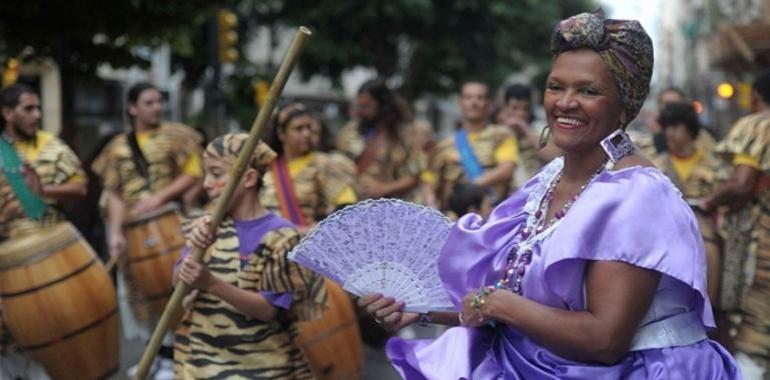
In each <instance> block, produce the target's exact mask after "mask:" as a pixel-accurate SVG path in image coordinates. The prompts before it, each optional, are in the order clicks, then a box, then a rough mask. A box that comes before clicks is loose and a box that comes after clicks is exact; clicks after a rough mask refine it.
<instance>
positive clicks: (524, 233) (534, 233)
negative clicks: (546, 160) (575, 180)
mask: <svg viewBox="0 0 770 380" xmlns="http://www.w3.org/2000/svg"><path fill="white" fill-rule="evenodd" d="M608 166H610V161H608V162H607V163H605V164H603V165H601V166H600V167H599V169H598V170H597V171H596V172H594V174H593V175H592V176H591V178H589V179H588V181H586V183H584V184H583V186H580V190H578V192H577V193H576V194H575V196H573V197H572V199H570V200H569V201H568V202H567V203H565V204H564V206H562V208H561V209H559V210H557V211H556V212H555V213H554V216H553V218H551V220H550V221H546V214H547V213H548V206H549V205H550V204H551V201H552V200H553V198H554V192H555V190H556V185H558V184H559V182H560V181H561V177H562V173H563V169H562V171H560V172H559V174H557V175H556V176H555V177H554V179H553V180H552V181H551V183H550V184H549V185H548V189H547V190H546V192H545V195H544V196H543V198H541V199H540V202H539V205H538V208H537V210H536V211H535V214H534V218H528V220H527V225H526V226H525V227H524V228H522V229H521V230H520V231H519V232H518V234H517V237H518V238H519V242H518V243H515V244H514V245H513V247H511V250H510V252H509V253H508V260H507V263H506V267H505V273H504V275H503V278H501V279H500V280H498V281H497V282H496V283H495V285H494V288H495V289H500V288H506V287H510V289H511V290H512V291H513V292H514V293H517V294H519V295H521V294H522V287H521V282H522V280H523V278H524V274H525V273H526V272H527V266H528V265H529V264H530V263H531V262H532V247H533V246H534V245H535V243H536V242H537V241H538V240H540V239H541V238H542V237H544V236H545V235H546V232H550V231H551V230H553V229H554V228H555V227H556V225H557V223H558V222H559V221H560V220H561V219H562V218H564V216H565V215H566V214H567V211H569V209H570V208H571V207H572V205H573V204H574V203H575V201H577V199H578V197H580V195H581V194H582V193H583V191H584V190H585V189H586V188H587V187H588V186H589V185H590V184H591V183H593V181H594V180H595V179H596V178H597V177H598V176H599V174H601V173H602V172H604V170H606V169H607V168H608ZM514 239H515V238H514Z"/></svg>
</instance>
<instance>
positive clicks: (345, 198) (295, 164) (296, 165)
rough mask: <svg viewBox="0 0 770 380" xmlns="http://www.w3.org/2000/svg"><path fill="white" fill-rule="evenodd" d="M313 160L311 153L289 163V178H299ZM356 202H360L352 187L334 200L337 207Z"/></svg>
mask: <svg viewBox="0 0 770 380" xmlns="http://www.w3.org/2000/svg"><path fill="white" fill-rule="evenodd" d="M313 158H315V154H314V153H312V152H311V153H308V154H306V155H304V156H302V157H297V158H295V159H292V160H291V161H289V162H287V163H286V168H287V169H288V170H289V176H290V177H292V179H294V178H295V177H296V176H297V173H299V172H301V171H302V170H303V169H305V168H306V167H307V166H308V165H310V163H311V162H313ZM356 202H358V197H357V196H356V192H355V191H354V190H353V187H352V186H345V189H344V190H342V192H340V194H339V195H338V196H337V198H335V199H334V205H335V206H340V205H347V204H353V203H356Z"/></svg>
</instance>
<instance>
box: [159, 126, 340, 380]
mask: <svg viewBox="0 0 770 380" xmlns="http://www.w3.org/2000/svg"><path fill="white" fill-rule="evenodd" d="M246 139H247V135H246V134H244V133H236V134H227V135H224V136H220V137H218V138H216V139H215V140H214V141H212V142H211V143H210V144H209V145H208V147H207V148H206V150H205V152H204V154H203V166H204V171H205V176H204V182H203V187H204V189H205V190H206V192H207V193H208V195H209V196H210V197H211V199H212V200H216V199H217V198H218V197H219V196H220V195H221V193H222V191H223V188H224V186H225V184H226V182H227V179H228V176H229V172H230V169H231V167H232V165H234V163H235V160H236V157H237V155H238V152H239V151H240V150H241V148H242V146H243V145H244V143H245V142H246ZM275 157H276V154H275V153H274V152H273V151H272V150H271V149H270V148H269V147H268V146H267V145H266V144H264V143H262V142H259V143H258V145H257V147H256V149H255V151H254V154H253V155H252V157H251V161H250V164H249V167H248V169H247V170H246V171H245V173H244V175H243V177H242V178H241V180H240V183H239V184H238V186H237V188H236V190H235V193H234V194H233V198H232V200H231V201H230V203H229V206H228V209H227V213H226V215H225V218H224V219H223V221H222V222H221V223H220V225H219V227H218V228H217V229H216V231H212V230H211V229H210V228H209V223H210V220H211V219H210V216H202V217H201V218H199V219H198V220H197V221H196V222H195V226H194V227H193V228H192V230H191V231H190V233H189V234H188V236H187V238H188V245H196V246H198V247H201V248H203V249H205V250H206V252H205V255H204V260H203V261H204V262H205V263H206V265H203V264H200V263H197V262H195V261H194V260H192V257H191V256H190V255H189V252H190V249H189V247H188V248H186V249H185V250H184V251H183V253H182V258H180V261H179V263H178V264H177V268H176V269H175V275H174V277H175V282H176V281H183V282H185V283H187V284H189V285H190V286H191V287H192V288H193V289H194V290H193V291H192V292H191V293H190V294H189V295H188V296H187V297H186V300H185V306H186V307H187V311H186V313H185V315H184V317H183V319H182V322H181V323H180V325H179V327H178V328H177V330H176V346H175V350H174V360H175V377H176V378H178V379H213V378H231V377H238V378H260V379H279V378H280V379H289V378H290V379H310V378H312V373H311V372H310V367H309V364H308V362H307V360H306V357H305V355H304V354H303V352H302V350H300V348H299V346H298V345H297V344H295V338H296V336H297V334H298V329H297V322H299V321H306V320H312V319H316V318H319V317H320V316H321V315H322V313H323V311H324V309H325V308H326V305H325V303H326V292H325V290H324V287H323V278H322V277H320V276H318V275H316V274H315V273H313V272H311V271H309V270H307V269H304V268H302V267H300V266H299V265H297V264H296V263H294V262H291V261H289V259H288V256H287V255H288V253H289V251H290V250H291V249H292V248H293V247H294V245H295V244H297V242H298V241H299V233H298V232H297V230H296V227H295V226H294V225H293V224H292V223H290V222H289V221H287V220H285V219H283V218H281V217H279V216H277V215H275V214H273V213H271V212H268V211H267V210H266V209H265V208H264V207H262V205H261V204H260V202H259V192H260V190H261V188H262V177H263V175H264V173H265V171H266V170H267V168H268V165H269V164H270V163H271V162H272V161H273V160H274V159H275Z"/></svg>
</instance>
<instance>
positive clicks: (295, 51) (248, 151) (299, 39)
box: [134, 26, 311, 380]
mask: <svg viewBox="0 0 770 380" xmlns="http://www.w3.org/2000/svg"><path fill="white" fill-rule="evenodd" d="M310 34H311V32H310V30H309V29H308V28H306V27H304V26H301V27H299V29H298V30H297V34H296V35H295V36H294V41H292V43H291V46H289V50H288V51H287V52H286V56H284V58H283V62H282V63H281V67H280V68H279V69H278V73H277V74H276V75H275V78H274V79H273V83H272V84H271V85H270V90H269V91H268V92H267V97H266V98H265V103H264V104H263V105H262V108H260V110H259V114H258V115H257V118H256V119H255V120H254V124H252V125H251V130H250V131H249V138H248V140H246V143H245V144H244V146H243V148H241V151H240V153H238V159H237V160H236V161H235V166H234V167H233V168H232V170H231V171H230V175H229V178H228V179H227V184H226V185H225V189H224V191H223V192H222V195H221V196H220V197H219V199H218V200H217V204H216V207H215V208H214V212H213V214H212V216H211V230H212V231H214V230H216V227H217V226H219V223H220V222H221V221H222V218H223V217H224V215H225V212H226V206H227V204H228V203H230V198H232V196H233V192H234V191H235V187H236V186H237V184H238V182H240V179H241V176H242V175H243V172H245V171H246V167H247V165H248V163H249V159H250V158H251V155H252V153H253V152H254V148H255V147H256V146H257V142H258V141H259V133H260V130H262V128H263V127H264V125H265V124H266V123H267V121H268V119H269V118H270V116H271V115H272V113H273V108H275V103H276V101H277V100H278V97H280V95H281V92H282V91H283V87H284V86H285V85H286V80H288V79H289V74H291V71H292V69H293V68H294V66H295V64H296V63H297V59H298V58H299V55H300V53H301V52H302V48H304V46H305V41H306V39H307V37H309V36H310ZM191 253H192V257H193V259H194V260H195V261H197V262H200V261H201V258H202V257H203V250H202V249H200V248H199V247H197V246H194V247H193V249H192V252H191ZM189 290H190V287H189V286H188V285H187V284H185V283H184V282H181V281H180V282H179V283H177V286H176V289H174V293H173V294H172V295H171V298H170V299H169V301H168V303H167V304H166V309H165V310H164V311H163V315H162V316H161V317H160V320H159V321H158V325H157V326H156V327H155V331H153V333H152V338H150V342H149V343H148V344H147V348H146V349H145V350H144V354H143V355H142V360H141V361H140V362H139V367H138V368H137V372H136V375H134V380H143V379H144V378H145V376H147V372H148V371H149V369H150V365H151V364H152V361H153V359H154V358H155V355H156V354H157V353H158V349H159V348H160V344H161V341H162V340H163V336H164V335H165V334H166V331H167V330H168V328H169V324H170V321H171V318H172V316H173V315H174V313H175V311H176V309H177V308H178V307H179V306H180V305H181V302H182V298H183V297H184V296H185V295H186V294H187V292H188V291H189Z"/></svg>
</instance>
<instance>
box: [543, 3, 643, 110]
mask: <svg viewBox="0 0 770 380" xmlns="http://www.w3.org/2000/svg"><path fill="white" fill-rule="evenodd" d="M580 48H587V49H591V50H593V51H595V52H597V53H598V54H599V55H600V56H601V57H602V60H603V61H604V63H606V64H607V66H608V67H609V68H610V71H611V72H612V76H613V78H614V79H615V84H617V86H618V89H619V90H620V96H621V97H622V100H623V107H624V108H625V110H626V123H628V122H630V121H631V120H633V119H634V118H635V117H636V115H637V114H638V113H639V110H640V109H641V108H642V104H643V103H644V99H645V98H646V97H647V93H648V92H649V91H650V78H651V77H652V63H653V53H652V40H650V36H648V35H647V32H645V31H644V28H642V25H641V24H640V23H639V22H638V21H635V20H612V19H609V20H608V19H605V18H604V11H602V10H601V9H599V10H598V11H596V12H594V13H581V14H579V15H576V16H572V17H570V18H568V19H566V20H562V21H561V22H559V24H557V25H556V28H555V29H554V31H553V35H552V36H551V52H553V53H554V54H555V55H559V54H561V53H563V52H565V51H568V50H574V49H580Z"/></svg>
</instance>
